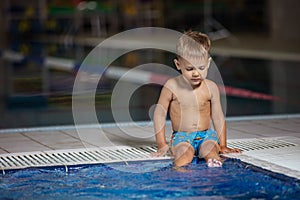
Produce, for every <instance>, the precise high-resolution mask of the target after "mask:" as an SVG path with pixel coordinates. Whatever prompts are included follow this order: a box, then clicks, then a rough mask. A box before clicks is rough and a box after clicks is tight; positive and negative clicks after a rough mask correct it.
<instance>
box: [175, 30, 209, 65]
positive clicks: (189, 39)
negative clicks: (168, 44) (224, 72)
mask: <svg viewBox="0 0 300 200" xmlns="http://www.w3.org/2000/svg"><path fill="white" fill-rule="evenodd" d="M176 50H177V55H178V58H180V57H181V58H184V59H188V58H191V59H198V58H203V57H208V56H209V50H210V39H209V37H208V36H207V35H206V34H204V33H200V32H196V31H187V32H184V34H183V35H182V36H181V37H180V38H179V40H178V43H177V45H176Z"/></svg>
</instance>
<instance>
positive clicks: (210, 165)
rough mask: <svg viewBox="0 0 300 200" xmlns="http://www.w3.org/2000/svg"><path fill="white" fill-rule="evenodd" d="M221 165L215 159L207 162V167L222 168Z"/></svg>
mask: <svg viewBox="0 0 300 200" xmlns="http://www.w3.org/2000/svg"><path fill="white" fill-rule="evenodd" d="M222 165H223V163H222V162H221V161H219V160H217V159H215V158H210V159H208V160H207V166H208V167H222Z"/></svg>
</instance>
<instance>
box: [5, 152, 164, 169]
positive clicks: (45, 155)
mask: <svg viewBox="0 0 300 200" xmlns="http://www.w3.org/2000/svg"><path fill="white" fill-rule="evenodd" d="M156 150H157V148H156V147H149V146H143V147H126V146H125V147H112V148H101V149H100V148H97V149H76V150H61V151H44V152H28V153H14V154H1V155H0V167H1V169H2V171H3V173H4V170H8V169H22V168H28V167H45V166H69V165H80V164H98V163H112V162H126V161H138V160H157V159H170V157H158V158H153V157H151V155H150V154H151V153H152V152H155V151H156Z"/></svg>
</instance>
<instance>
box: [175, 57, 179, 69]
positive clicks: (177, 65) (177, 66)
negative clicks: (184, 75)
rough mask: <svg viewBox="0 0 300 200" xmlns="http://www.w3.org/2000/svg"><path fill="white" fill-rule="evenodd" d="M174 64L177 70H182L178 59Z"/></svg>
mask: <svg viewBox="0 0 300 200" xmlns="http://www.w3.org/2000/svg"><path fill="white" fill-rule="evenodd" d="M174 64H175V65H176V68H177V69H178V70H180V66H179V61H178V59H177V58H175V59H174Z"/></svg>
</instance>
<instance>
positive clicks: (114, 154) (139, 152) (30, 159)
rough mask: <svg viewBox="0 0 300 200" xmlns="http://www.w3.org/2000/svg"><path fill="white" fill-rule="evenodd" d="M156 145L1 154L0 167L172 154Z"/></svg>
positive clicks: (250, 143)
mask: <svg viewBox="0 0 300 200" xmlns="http://www.w3.org/2000/svg"><path fill="white" fill-rule="evenodd" d="M228 146H229V147H232V148H239V149H241V150H243V151H255V150H263V149H278V148H285V147H293V146H297V144H293V143H290V142H287V141H284V140H283V139H282V138H281V139H280V138H259V139H239V140H229V141H228ZM156 150H157V148H156V147H153V146H141V147H128V146H117V147H105V148H93V149H75V150H54V151H43V152H23V153H10V154H0V167H1V170H2V171H3V173H4V172H5V170H8V169H22V168H28V167H46V166H70V165H80V164H98V163H112V162H127V161H139V160H161V159H170V158H171V157H168V156H166V157H158V158H154V157H151V155H150V154H151V153H152V152H156Z"/></svg>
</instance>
